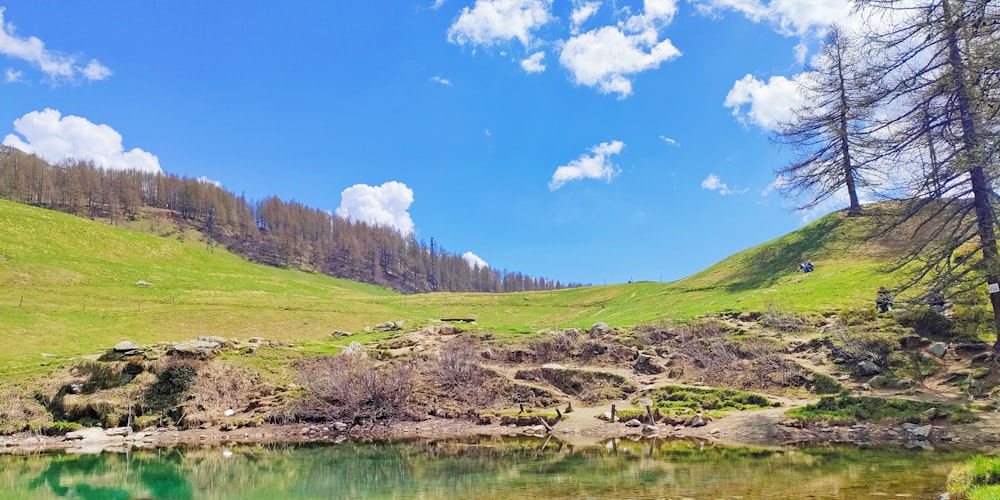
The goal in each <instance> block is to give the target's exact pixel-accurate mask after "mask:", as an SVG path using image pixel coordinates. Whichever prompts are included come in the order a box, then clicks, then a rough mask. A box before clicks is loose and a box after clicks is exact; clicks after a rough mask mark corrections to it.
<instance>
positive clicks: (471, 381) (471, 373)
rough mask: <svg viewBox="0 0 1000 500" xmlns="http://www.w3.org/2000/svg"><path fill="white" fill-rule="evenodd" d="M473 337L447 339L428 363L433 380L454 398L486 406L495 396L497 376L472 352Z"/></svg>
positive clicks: (496, 393)
mask: <svg viewBox="0 0 1000 500" xmlns="http://www.w3.org/2000/svg"><path fill="white" fill-rule="evenodd" d="M476 347H477V345H476V341H475V340H474V339H471V338H460V339H456V340H454V341H452V342H449V343H448V344H447V345H445V346H444V347H443V348H442V349H441V354H440V355H439V356H438V358H437V360H435V361H434V363H433V364H432V367H431V375H432V377H433V379H434V381H435V382H436V383H437V384H440V385H441V387H442V388H443V389H444V390H445V391H447V392H449V393H450V394H451V396H452V397H453V398H455V399H458V400H461V401H466V402H468V403H471V404H473V405H476V406H489V405H491V404H493V403H494V402H495V401H496V400H497V397H498V394H499V391H497V390H496V389H497V387H496V386H497V385H498V384H499V383H500V377H499V376H498V375H497V374H496V373H495V372H494V371H493V370H490V369H488V368H486V367H484V366H483V365H482V363H481V362H480V359H481V358H480V357H479V356H477V355H476Z"/></svg>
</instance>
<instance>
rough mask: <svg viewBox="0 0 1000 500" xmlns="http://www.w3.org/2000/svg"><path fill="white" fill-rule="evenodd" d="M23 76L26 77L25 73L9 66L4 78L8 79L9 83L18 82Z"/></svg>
mask: <svg viewBox="0 0 1000 500" xmlns="http://www.w3.org/2000/svg"><path fill="white" fill-rule="evenodd" d="M23 78H24V73H22V72H20V71H18V70H16V69H13V68H7V71H6V72H5V73H4V80H6V81H7V83H17V82H20V81H21V80H22V79H23Z"/></svg>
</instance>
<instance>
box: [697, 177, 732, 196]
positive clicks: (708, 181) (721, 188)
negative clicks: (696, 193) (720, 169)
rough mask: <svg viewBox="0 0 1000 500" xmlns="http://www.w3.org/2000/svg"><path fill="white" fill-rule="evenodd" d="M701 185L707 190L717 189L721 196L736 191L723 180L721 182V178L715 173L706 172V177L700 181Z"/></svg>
mask: <svg viewBox="0 0 1000 500" xmlns="http://www.w3.org/2000/svg"><path fill="white" fill-rule="evenodd" d="M701 187H702V188H704V189H707V190H709V191H718V192H719V194H721V195H722V196H728V195H731V194H735V193H736V192H737V191H735V190H733V189H732V188H730V187H729V186H728V185H727V184H726V183H725V182H722V179H720V178H719V176H717V175H715V174H708V177H705V180H703V181H701Z"/></svg>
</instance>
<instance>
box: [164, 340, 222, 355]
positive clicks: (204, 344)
mask: <svg viewBox="0 0 1000 500" xmlns="http://www.w3.org/2000/svg"><path fill="white" fill-rule="evenodd" d="M222 347H223V346H222V344H219V343H218V342H214V341H210V340H182V341H180V342H174V343H172V344H170V347H168V348H167V355H168V356H177V357H182V358H195V359H208V358H211V357H213V356H215V355H217V354H219V352H221V350H222Z"/></svg>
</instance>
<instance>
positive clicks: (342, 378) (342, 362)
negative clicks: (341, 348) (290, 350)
mask: <svg viewBox="0 0 1000 500" xmlns="http://www.w3.org/2000/svg"><path fill="white" fill-rule="evenodd" d="M296 368H297V369H298V371H299V376H300V377H301V379H302V382H303V385H305V387H306V389H307V390H308V392H309V395H310V396H311V403H312V404H308V405H307V407H305V408H304V411H305V412H306V415H305V416H306V417H307V418H314V419H325V418H333V419H336V420H340V421H344V422H346V423H348V425H352V426H354V425H368V426H373V425H375V424H379V423H382V424H385V425H388V424H389V423H390V422H391V421H393V420H397V419H400V418H402V417H403V416H405V415H406V414H407V411H408V406H409V403H410V401H409V400H410V396H411V395H412V393H413V371H412V369H411V367H410V366H409V365H407V364H395V365H382V366H376V365H375V363H374V362H373V361H371V360H369V359H368V358H367V357H365V356H363V355H361V354H343V355H340V356H335V357H330V356H326V357H319V358H312V359H309V360H306V361H304V362H302V363H299V364H298V366H297V367H296Z"/></svg>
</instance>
